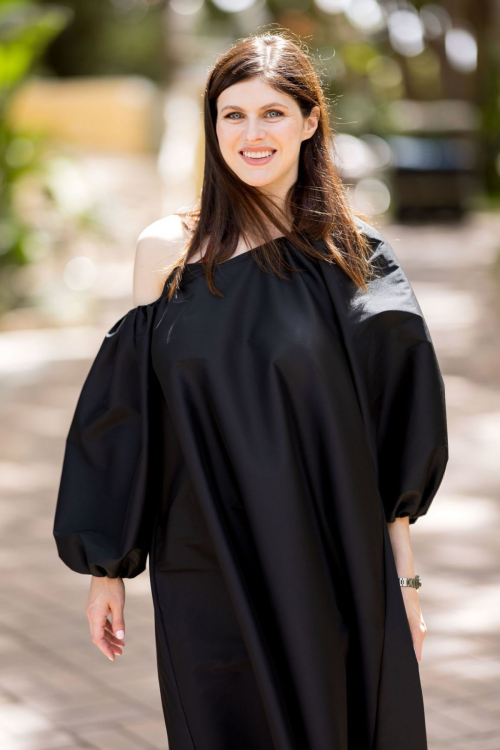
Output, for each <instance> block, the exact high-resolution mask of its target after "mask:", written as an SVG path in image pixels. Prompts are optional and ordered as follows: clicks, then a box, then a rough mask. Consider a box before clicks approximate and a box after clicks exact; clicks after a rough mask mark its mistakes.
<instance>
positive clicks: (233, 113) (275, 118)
mask: <svg viewBox="0 0 500 750" xmlns="http://www.w3.org/2000/svg"><path fill="white" fill-rule="evenodd" d="M271 112H275V113H276V114H278V115H280V117H282V116H283V114H284V113H283V112H281V111H280V110H279V109H270V110H268V111H267V112H266V114H270V113H271ZM239 114H241V113H240V112H230V113H229V114H228V115H226V116H225V118H224V119H225V120H232V119H233V115H239ZM237 119H239V118H237ZM270 119H271V120H277V119H278V118H277V117H271V118H270Z"/></svg>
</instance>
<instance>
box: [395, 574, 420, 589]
mask: <svg viewBox="0 0 500 750" xmlns="http://www.w3.org/2000/svg"><path fill="white" fill-rule="evenodd" d="M399 585H400V586H413V588H414V589H417V591H418V589H419V588H420V587H421V586H422V581H421V580H420V576H415V578H404V577H403V578H401V577H400V578H399Z"/></svg>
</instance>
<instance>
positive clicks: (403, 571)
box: [387, 516, 427, 662]
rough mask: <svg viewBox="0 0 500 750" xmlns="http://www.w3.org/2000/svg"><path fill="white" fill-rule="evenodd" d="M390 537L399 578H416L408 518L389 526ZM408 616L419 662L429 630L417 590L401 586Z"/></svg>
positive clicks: (397, 519) (399, 519) (398, 519)
mask: <svg viewBox="0 0 500 750" xmlns="http://www.w3.org/2000/svg"><path fill="white" fill-rule="evenodd" d="M387 528H388V531H389V537H390V540H391V545H392V551H393V553H394V560H395V563H396V569H397V572H398V576H400V577H402V578H403V577H407V578H414V577H415V567H414V562H413V551H412V548H411V539H410V524H409V519H408V517H407V516H406V517H403V518H396V520H395V521H393V522H392V523H388V524H387ZM401 594H402V596H403V601H404V605H405V608H406V615H407V617H408V623H409V625H410V630H411V636H412V639H413V648H414V649H415V655H416V657H417V661H418V662H420V661H421V659H422V645H423V642H424V638H425V634H426V632H427V628H426V626H425V622H424V618H423V615H422V610H421V609H420V600H419V594H418V591H417V589H415V588H413V586H401Z"/></svg>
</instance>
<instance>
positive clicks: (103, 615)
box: [85, 576, 125, 661]
mask: <svg viewBox="0 0 500 750" xmlns="http://www.w3.org/2000/svg"><path fill="white" fill-rule="evenodd" d="M124 606H125V586H124V584H123V580H122V579H121V578H108V577H107V576H103V577H99V576H92V580H91V582H90V591H89V598H88V601H87V606H86V608H85V614H86V615H87V618H88V621H89V625H90V635H91V636H92V643H95V645H96V646H97V647H98V648H99V649H100V650H101V651H102V653H103V654H104V655H105V656H107V657H108V659H111V661H114V660H115V655H118V656H121V654H122V647H123V646H125V641H124V640H123V638H124V636H125V621H124V619H123V608H124ZM109 614H111V618H112V623H110V622H109V620H108V615H109ZM120 631H121V632H120ZM119 636H120V637H119Z"/></svg>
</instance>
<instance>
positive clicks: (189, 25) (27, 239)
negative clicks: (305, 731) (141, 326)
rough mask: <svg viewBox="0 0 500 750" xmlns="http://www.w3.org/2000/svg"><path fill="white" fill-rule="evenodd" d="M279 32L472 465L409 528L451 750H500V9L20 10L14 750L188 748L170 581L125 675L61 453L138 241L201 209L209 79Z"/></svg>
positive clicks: (4, 121) (14, 234)
mask: <svg viewBox="0 0 500 750" xmlns="http://www.w3.org/2000/svg"><path fill="white" fill-rule="evenodd" d="M280 29H281V30H286V31H288V32H291V33H292V34H295V35H297V38H298V39H300V41H301V42H302V43H305V44H306V45H307V46H308V48H309V50H310V53H311V56H312V58H313V61H314V64H315V66H316V69H317V70H318V72H319V73H320V76H321V79H322V82H323V85H324V87H325V91H326V93H327V95H328V97H329V98H330V100H331V101H332V106H331V117H332V126H333V128H334V132H335V142H336V147H337V156H336V159H337V167H338V169H339V172H340V174H341V176H342V178H343V180H344V183H345V185H346V189H347V191H348V195H349V199H350V201H351V202H352V205H353V206H354V207H356V208H358V209H360V210H361V211H363V212H364V213H365V214H367V215H368V216H369V217H371V218H372V220H373V223H374V224H375V225H376V226H377V227H378V228H379V229H380V231H381V232H382V233H383V234H384V235H385V236H386V237H387V239H388V240H389V242H391V244H392V246H393V248H394V250H395V251H396V254H397V255H398V257H399V259H400V261H401V263H402V265H403V267H404V269H405V271H406V273H407V275H408V277H409V279H410V281H411V283H412V286H413V288H414V290H415V293H416V294H417V297H418V299H419V302H420V304H421V307H422V309H423V312H424V315H425V317H426V319H427V322H428V325H429V328H430V331H431V335H432V338H433V341H434V344H435V347H436V351H437V354H438V358H439V362H440V365H441V368H442V371H443V375H444V379H445V386H446V397H447V403H448V422H449V429H450V462H449V465H448V469H447V474H446V476H445V479H444V481H443V484H442V486H441V488H440V490H439V493H438V495H437V497H436V500H435V502H434V505H433V506H432V509H431V511H430V512H429V515H428V517H424V518H422V519H421V520H420V521H419V523H417V524H415V525H414V526H413V527H412V540H413V548H414V552H415V561H416V570H417V572H419V573H420V575H421V577H422V580H423V582H424V585H423V588H422V589H421V591H420V594H419V595H420V599H421V603H422V609H423V613H424V618H425V621H426V625H427V628H428V633H427V637H426V640H425V643H424V649H423V659H422V662H421V664H420V673H421V677H422V685H423V690H424V698H425V702H426V716H427V728H428V735H429V748H430V750H441V749H442V748H443V749H444V748H453V749H454V750H500V718H499V714H500V711H499V709H500V641H499V638H498V633H499V628H500V586H499V575H498V568H499V562H500V555H499V551H498V550H499V541H500V532H499V528H500V523H499V522H500V501H499V489H500V461H499V444H500V377H499V375H500V328H499V325H498V322H499V318H500V302H499V300H500V212H499V207H500V127H499V123H500V44H499V43H498V40H499V38H500V0H448V1H447V2H444V1H443V2H439V3H428V2H413V3H409V2H399V1H397V0H267V1H266V0H255V1H254V0H170V1H169V2H168V1H166V0H67V1H62V2H45V1H39V2H24V1H23V0H19V1H17V2H13V1H6V0H1V1H0V87H1V88H0V385H1V390H0V409H1V417H2V418H1V426H0V442H1V447H0V491H1V496H0V509H1V510H0V534H1V545H0V747H1V748H2V750H13V749H20V748H22V749H23V750H24V749H28V748H29V749H33V750H34V749H42V748H44V749H46V750H52V749H53V748H54V749H55V748H66V749H67V750H69V749H70V748H72V749H73V750H77V748H98V749H100V750H118V749H119V750H135V749H140V748H142V749H144V750H147V749H151V748H167V737H166V733H165V727H164V721H163V714H162V712H161V706H160V698H159V690H158V683H157V675H156V661H155V652H154V632H153V610H152V604H151V596H150V588H149V578H148V575H147V573H144V574H143V575H141V576H139V577H138V578H135V579H132V580H129V581H127V582H126V591H127V603H126V609H125V620H126V626H127V647H126V649H125V652H124V655H123V657H122V658H120V659H116V660H115V662H112V663H110V662H109V660H107V659H106V658H105V657H104V656H103V654H102V653H101V652H100V651H98V649H97V648H96V647H95V646H94V645H93V644H92V643H91V640H90V635H89V632H88V624H87V619H86V616H85V612H84V608H85V604H86V598H87V591H88V585H89V582H90V581H89V578H87V577H86V576H79V575H78V574H75V573H73V572H72V571H70V570H69V569H67V568H66V567H65V566H64V565H63V563H62V562H60V561H59V559H58V558H57V553H56V549H55V543H54V542H53V539H52V524H53V514H54V508H55V501H56V493H57V487H58V482H59V478H60V469H61V464H62V457H63V450H64V440H65V437H66V434H67V431H68V429H69V423H70V419H71V417H72V414H73V411H74V408H75V405H76V400H77V397H78V394H79V392H80V390H81V387H82V384H83V381H84V379H85V376H86V374H87V372H88V369H89V367H90V363H91V361H92V360H93V358H94V357H95V355H96V353H97V349H98V347H99V345H100V343H101V341H102V338H103V336H104V334H105V332H106V330H108V328H109V327H110V326H111V325H112V324H113V323H114V322H115V321H116V320H117V319H118V318H119V317H121V315H123V314H124V313H125V312H126V311H127V310H128V309H130V308H131V307H133V302H132V269H133V261H134V251H135V242H136V240H137V237H138V236H139V234H140V233H141V232H142V230H143V229H144V228H145V227H146V226H148V225H149V224H150V223H152V222H153V221H156V220H157V219H160V218H161V217H163V216H166V215H168V214H170V213H173V212H175V211H176V210H178V209H179V208H180V207H181V206H185V205H188V204H191V203H192V202H193V201H194V200H195V198H196V197H197V195H198V193H199V190H200V187H201V176H202V169H203V148H204V144H203V133H202V97H203V89H204V84H205V80H206V76H207V74H208V70H209V69H210V67H211V66H212V65H213V64H214V62H215V59H216V57H217V56H218V55H219V54H220V53H221V52H223V51H224V50H225V49H227V47H228V46H229V45H230V44H232V43H233V42H234V41H235V40H236V39H239V38H241V37H243V36H246V35H248V34H252V33H262V32H263V31H269V30H271V31H272V30H275V31H279V30H280ZM395 710H411V707H395ZM214 750H216V749H215V748H214ZM235 750H236V749H235Z"/></svg>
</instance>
